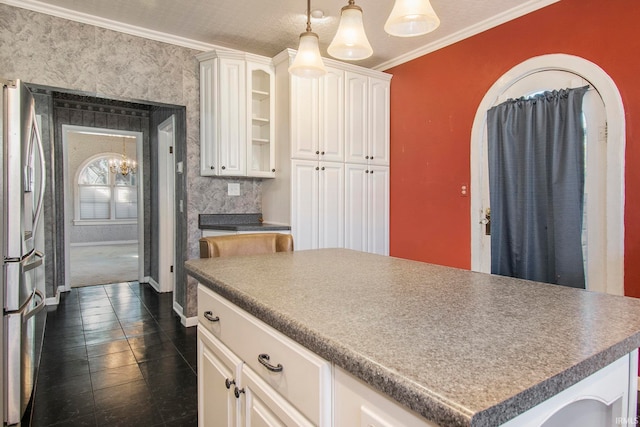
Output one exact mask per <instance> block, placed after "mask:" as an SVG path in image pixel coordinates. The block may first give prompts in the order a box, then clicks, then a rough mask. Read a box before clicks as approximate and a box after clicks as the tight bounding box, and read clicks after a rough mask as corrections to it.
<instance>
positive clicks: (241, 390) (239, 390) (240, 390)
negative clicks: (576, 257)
mask: <svg viewBox="0 0 640 427" xmlns="http://www.w3.org/2000/svg"><path fill="white" fill-rule="evenodd" d="M240 393H244V389H243V388H238V387H237V386H236V387H235V388H234V389H233V394H235V395H236V399H240Z"/></svg>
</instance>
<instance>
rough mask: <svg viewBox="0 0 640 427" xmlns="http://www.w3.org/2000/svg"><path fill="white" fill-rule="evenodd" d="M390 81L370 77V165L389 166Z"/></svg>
mask: <svg viewBox="0 0 640 427" xmlns="http://www.w3.org/2000/svg"><path fill="white" fill-rule="evenodd" d="M390 96H391V85H390V84H389V81H387V80H382V79H376V78H373V77H369V104H368V106H369V116H368V119H369V152H368V155H369V164H371V165H381V166H389V158H390V156H389V152H390V148H389V147H390V144H389V120H390V112H389V102H390Z"/></svg>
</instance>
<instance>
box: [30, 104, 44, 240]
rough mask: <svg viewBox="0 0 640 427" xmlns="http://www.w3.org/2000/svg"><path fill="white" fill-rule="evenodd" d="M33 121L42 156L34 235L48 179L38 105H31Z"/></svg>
mask: <svg viewBox="0 0 640 427" xmlns="http://www.w3.org/2000/svg"><path fill="white" fill-rule="evenodd" d="M31 123H32V129H31V131H32V133H33V134H34V135H35V140H36V145H37V148H38V154H39V157H40V189H39V190H40V194H39V195H38V204H37V206H36V211H35V213H34V215H33V235H34V236H35V235H36V228H37V227H38V221H39V220H40V214H41V213H42V204H43V202H44V186H45V180H46V176H45V175H46V171H45V162H44V148H43V146H42V139H41V137H40V129H39V128H38V120H37V117H36V107H35V106H34V105H32V106H31Z"/></svg>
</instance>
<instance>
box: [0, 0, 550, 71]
mask: <svg viewBox="0 0 640 427" xmlns="http://www.w3.org/2000/svg"><path fill="white" fill-rule="evenodd" d="M559 1H560V0H529V1H527V2H525V3H524V4H522V5H520V6H517V7H514V8H512V9H509V10H507V11H505V12H503V13H501V14H499V15H496V16H493V17H491V18H489V19H486V20H484V21H482V22H479V23H477V24H474V25H472V26H470V27H467V28H465V29H463V30H461V31H458V32H456V33H454V34H451V35H449V36H447V37H443V38H441V39H438V40H436V41H434V42H433V43H429V44H426V45H424V46H422V47H420V48H418V49H415V50H413V51H411V52H408V53H406V54H404V55H400V56H398V57H396V58H394V59H391V60H389V61H386V62H383V63H380V64H378V65H376V66H374V67H371V68H372V69H373V70H376V71H385V70H388V69H390V68H393V67H395V66H397V65H400V64H404V63H405V62H409V61H411V60H413V59H416V58H419V57H421V56H424V55H426V54H428V53H431V52H435V51H436V50H439V49H442V48H444V47H447V46H450V45H452V44H454V43H457V42H459V41H461V40H464V39H466V38H469V37H472V36H474V35H476V34H479V33H481V32H483V31H486V30H489V29H491V28H494V27H497V26H498V25H501V24H504V23H505V22H508V21H511V20H513V19H516V18H519V17H521V16H523V15H526V14H528V13H531V12H534V11H536V10H538V9H542V8H543V7H546V6H549V5H551V4H553V3H557V2H559ZM0 3H4V4H7V5H9V6H14V7H19V8H21V9H28V10H32V11H34V12H39V13H44V14H46V15H52V16H56V17H58V18H63V19H68V20H71V21H76V22H81V23H83V24H88V25H94V26H96V27H100V28H106V29H108V30H113V31H118V32H121V33H125V34H129V35H132V36H137V37H143V38H146V39H150V40H155V41H159V42H163V43H169V44H173V45H177V46H182V47H186V48H189V49H194V50H199V51H202V52H208V51H212V50H221V51H230V52H240V51H239V50H237V49H231V48H228V47H224V46H220V45H216V44H213V43H205V42H201V41H197V40H193V39H188V38H185V37H179V36H174V35H171V34H167V33H163V32H160V31H155V30H149V29H146V28H142V27H137V26H134V25H129V24H124V23H122V22H118V21H113V20H110V19H105V18H100V17H98V16H95V15H89V14H86V13H82V12H76V11H73V10H70V9H65V8H62V7H59V6H53V5H51V4H47V3H43V2H41V1H38V0H0Z"/></svg>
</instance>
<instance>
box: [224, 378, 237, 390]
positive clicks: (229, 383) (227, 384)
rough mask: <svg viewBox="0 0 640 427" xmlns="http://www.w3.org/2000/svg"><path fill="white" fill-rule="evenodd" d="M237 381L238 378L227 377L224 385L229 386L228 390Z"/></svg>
mask: <svg viewBox="0 0 640 427" xmlns="http://www.w3.org/2000/svg"><path fill="white" fill-rule="evenodd" d="M235 383H236V380H230V379H229V378H226V379H225V380H224V385H225V387H227V390H229V389H231V386H232V385H234V384H235Z"/></svg>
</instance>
